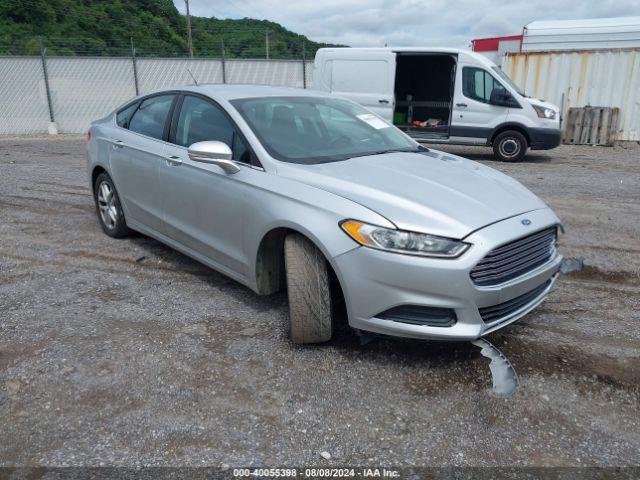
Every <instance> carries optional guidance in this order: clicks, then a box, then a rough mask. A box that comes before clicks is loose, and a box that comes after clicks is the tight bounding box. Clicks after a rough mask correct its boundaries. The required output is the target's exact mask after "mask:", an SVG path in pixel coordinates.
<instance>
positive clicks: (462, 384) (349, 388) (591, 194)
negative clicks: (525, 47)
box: [0, 137, 640, 467]
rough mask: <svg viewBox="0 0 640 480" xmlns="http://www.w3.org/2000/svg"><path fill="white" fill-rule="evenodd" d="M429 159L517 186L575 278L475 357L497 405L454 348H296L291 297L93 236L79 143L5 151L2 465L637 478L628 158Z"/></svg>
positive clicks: (637, 303) (639, 259)
mask: <svg viewBox="0 0 640 480" xmlns="http://www.w3.org/2000/svg"><path fill="white" fill-rule="evenodd" d="M443 149H446V150H447V151H450V152H452V153H456V154H461V155H464V156H468V157H470V158H473V159H477V160H479V161H481V162H482V163H485V164H487V165H489V166H491V167H493V168H497V169H499V170H501V171H503V172H506V173H507V174H509V175H512V176H514V177H515V178H517V179H518V180H520V181H521V182H522V183H524V184H525V185H526V186H528V187H529V188H530V189H531V190H533V191H534V192H535V193H536V194H538V195H539V196H540V197H541V198H543V199H544V200H545V201H546V202H547V203H548V204H549V205H550V206H551V207H552V208H554V209H555V211H556V212H557V213H558V215H559V216H560V218H561V219H562V220H563V222H564V226H565V228H566V234H565V235H563V236H562V238H561V241H560V244H561V250H562V252H563V253H564V254H565V256H568V257H584V259H585V264H586V267H585V268H584V269H583V270H581V271H578V272H574V273H572V274H568V275H565V276H563V277H562V278H561V279H560V281H559V285H558V288H557V290H556V291H555V292H554V293H553V294H552V295H551V297H550V298H549V299H548V300H547V301H546V302H545V303H544V304H543V305H542V306H541V307H540V308H538V309H537V310H536V311H535V312H533V313H532V314H530V315H528V316H527V317H526V318H524V319H523V320H521V321H519V322H517V323H516V324H514V325H512V326H509V327H508V328H506V329H504V330H502V331H500V332H498V333H495V334H492V335H490V336H489V340H490V341H491V342H492V343H493V344H495V345H496V346H497V347H498V348H500V349H501V350H502V352H503V353H504V354H505V355H506V357H507V358H509V360H510V361H511V363H512V364H513V366H514V367H515V369H516V371H517V372H518V374H519V377H520V382H521V386H520V388H519V389H518V391H517V392H516V393H515V394H514V395H513V396H511V397H510V398H507V399H502V398H498V397H496V396H494V395H493V394H492V393H491V389H490V387H491V377H490V374H489V369H488V363H489V362H488V360H487V359H486V358H484V357H482V356H481V355H480V353H479V349H478V348H477V347H475V346H473V345H471V344H469V343H445V344H441V343H432V342H418V341H402V340H393V339H389V340H386V339H379V340H374V341H372V342H370V343H366V344H361V342H360V341H359V339H358V337H356V336H355V335H353V334H350V333H348V332H347V333H345V334H343V335H341V336H339V338H337V339H336V340H334V341H332V342H331V343H330V344H328V345H324V346H317V347H298V346H295V345H293V344H291V343H290V342H289V341H288V339H287V335H286V330H285V322H286V320H287V305H286V299H285V297H284V295H282V294H278V295H274V296H269V297H260V296H257V295H255V294H254V293H252V292H251V291H249V290H248V289H247V288H245V287H243V286H241V285H239V284H237V283H236V282H234V281H232V280H229V279H228V278H226V277H224V276H222V275H221V274H218V273H216V272H215V271H212V270H210V269H208V268H206V267H204V266H202V265H200V264H198V263H196V262H195V261H193V260H191V259H189V258H187V257H185V256H184V255H181V254H180V253H177V252H176V251H174V250H172V249H170V248H168V247H165V246H163V245H162V244H160V243H158V242H156V241H154V240H151V239H149V238H146V237H144V236H141V235H137V236H133V237H131V238H128V239H125V240H114V239H111V238H109V237H107V236H106V235H104V234H103V233H102V232H101V230H100V228H99V226H98V222H97V219H96V215H95V212H94V206H93V202H92V198H91V194H90V190H89V188H88V184H87V180H86V175H85V165H84V140H83V139H81V138H79V137H60V138H56V139H49V138H5V139H2V140H0V419H1V423H2V426H1V428H0V465H4V466H20V465H49V466H51V465H56V466H64V465H93V466H98V465H122V466H125V465H126V466H143V465H189V466H201V465H211V466H220V465H231V466H282V465H319V466H323V465H324V466H328V465H345V464H350V465H395V466H403V465H418V466H419V465H429V466H574V467H575V466H638V465H640V415H639V413H638V412H639V411H640V402H639V397H640V246H639V243H638V240H639V239H640V146H638V145H636V144H633V145H631V144H630V145H625V146H616V147H613V148H603V147H568V146H563V147H560V148H558V149H555V150H552V151H549V152H540V153H538V152H532V154H531V155H530V156H529V157H527V158H526V159H525V161H523V162H521V163H518V164H503V163H498V162H495V161H493V160H492V158H491V152H490V150H488V149H483V148H480V149H476V148H458V147H446V148H443ZM323 452H324V453H325V455H324V456H321V453H323ZM326 453H328V454H329V455H330V458H328V459H327V458H324V457H327V456H328V455H326Z"/></svg>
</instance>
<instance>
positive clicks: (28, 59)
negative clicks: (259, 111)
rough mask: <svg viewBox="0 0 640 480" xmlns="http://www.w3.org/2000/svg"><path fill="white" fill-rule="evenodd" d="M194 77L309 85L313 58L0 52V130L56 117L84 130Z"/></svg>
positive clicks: (44, 123)
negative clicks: (138, 97)
mask: <svg viewBox="0 0 640 480" xmlns="http://www.w3.org/2000/svg"><path fill="white" fill-rule="evenodd" d="M189 72H191V74H192V75H193V77H194V78H195V79H196V80H197V81H198V83H235V84H258V85H276V86H289V87H297V88H309V87H310V86H311V77H312V74H313V62H311V61H306V60H304V59H301V60H286V59H278V60H271V59H270V60H266V59H257V60H251V59H237V58H234V59H224V58H216V59H212V58H148V57H143V58H137V57H136V56H135V55H132V56H131V57H130V58H127V57H117V58H114V57H47V56H46V55H44V52H43V54H42V55H41V56H40V57H34V56H24V57H0V135H23V134H37V133H45V132H47V131H48V128H49V124H50V122H55V124H56V126H57V129H58V131H59V132H60V133H83V132H85V131H86V130H87V128H88V126H89V123H90V122H91V121H92V120H95V119H97V118H101V117H103V116H104V115H106V114H108V113H109V112H111V111H112V110H113V109H114V108H116V107H117V106H118V105H120V104H122V103H124V102H125V101H127V100H128V99H130V98H132V97H134V96H135V95H136V94H144V93H146V92H150V91H153V90H156V89H159V88H171V87H178V86H181V85H186V84H193V79H192V77H191V74H190V73H189Z"/></svg>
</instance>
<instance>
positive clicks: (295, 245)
mask: <svg viewBox="0 0 640 480" xmlns="http://www.w3.org/2000/svg"><path fill="white" fill-rule="evenodd" d="M284 261H285V269H286V272H287V293H288V296H289V333H290V336H291V340H292V341H293V342H294V343H297V344H308V343H321V342H327V341H329V340H331V335H332V333H333V322H332V315H331V312H332V301H331V290H330V281H329V268H328V266H327V261H326V259H325V258H324V255H323V254H322V252H321V251H320V250H318V248H317V247H316V246H315V245H314V244H313V243H311V241H309V240H308V239H307V238H305V237H303V236H302V235H299V234H296V233H293V234H290V235H288V236H287V237H286V238H285V239H284Z"/></svg>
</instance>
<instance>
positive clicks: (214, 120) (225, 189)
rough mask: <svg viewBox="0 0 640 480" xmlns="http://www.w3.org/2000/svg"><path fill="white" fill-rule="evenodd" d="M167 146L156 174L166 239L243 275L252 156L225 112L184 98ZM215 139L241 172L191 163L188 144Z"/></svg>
mask: <svg viewBox="0 0 640 480" xmlns="http://www.w3.org/2000/svg"><path fill="white" fill-rule="evenodd" d="M169 139H170V143H171V144H170V145H167V146H166V147H165V159H164V162H163V165H162V167H161V169H160V185H159V192H160V198H161V201H162V204H163V211H164V222H165V230H166V232H167V235H168V236H169V237H170V238H171V239H172V240H174V241H176V242H178V243H179V244H180V245H182V246H183V247H186V248H187V249H188V250H190V251H192V252H195V253H197V254H199V255H202V256H204V257H206V258H207V259H208V260H210V261H212V262H213V263H215V265H216V266H217V268H219V269H220V270H222V271H226V272H227V273H229V274H231V275H232V276H234V275H233V273H235V274H240V275H241V276H243V277H244V276H245V275H246V273H247V266H248V263H249V262H248V257H247V255H246V253H245V250H244V248H243V245H244V235H243V234H244V226H243V222H244V215H245V209H246V207H247V205H246V203H247V199H248V198H249V195H248V189H250V188H251V181H252V178H253V177H255V176H256V175H264V172H263V171H262V170H261V169H260V170H258V169H255V168H253V167H252V166H251V165H250V163H251V162H250V159H251V158H252V152H251V151H250V150H249V148H248V146H247V143H246V141H245V140H244V138H243V137H242V136H241V134H240V133H239V131H238V130H237V128H236V127H235V125H234V124H233V123H232V121H231V120H230V118H229V117H228V116H227V114H226V112H225V111H224V110H223V109H222V108H221V107H220V106H219V105H218V104H216V103H215V102H213V101H212V100H210V99H207V98H204V97H201V96H196V95H191V94H185V95H184V96H183V97H182V98H181V99H180V101H179V102H178V106H177V108H176V111H175V113H174V117H173V122H172V127H171V132H170V138H169ZM206 140H217V141H220V142H224V143H226V144H227V145H229V146H230V147H231V149H232V150H233V159H234V160H235V161H236V162H237V163H238V165H239V166H240V167H241V168H240V171H239V172H237V173H235V174H227V173H225V171H224V170H222V168H220V167H219V166H217V165H212V164H205V163H200V162H195V161H193V160H191V159H190V158H189V156H188V153H187V148H188V146H189V145H192V144H193V143H196V142H200V141H206Z"/></svg>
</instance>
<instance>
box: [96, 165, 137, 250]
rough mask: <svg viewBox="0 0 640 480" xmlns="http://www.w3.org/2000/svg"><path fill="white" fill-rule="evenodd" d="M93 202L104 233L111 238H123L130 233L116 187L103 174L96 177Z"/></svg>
mask: <svg viewBox="0 0 640 480" xmlns="http://www.w3.org/2000/svg"><path fill="white" fill-rule="evenodd" d="M93 200H94V201H95V204H96V213H97V214H98V221H99V222H100V226H101V227H102V231H103V232H104V233H106V234H107V235H109V236H110V237H113V238H123V237H126V236H127V235H129V234H130V233H131V230H129V228H127V222H126V221H125V218H124V211H123V210H122V205H121V204H120V197H119V196H118V191H117V190H116V186H115V185H114V183H113V180H111V177H110V176H109V175H108V174H107V173H105V172H102V173H101V174H100V175H98V177H97V178H96V181H95V183H94V184H93Z"/></svg>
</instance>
